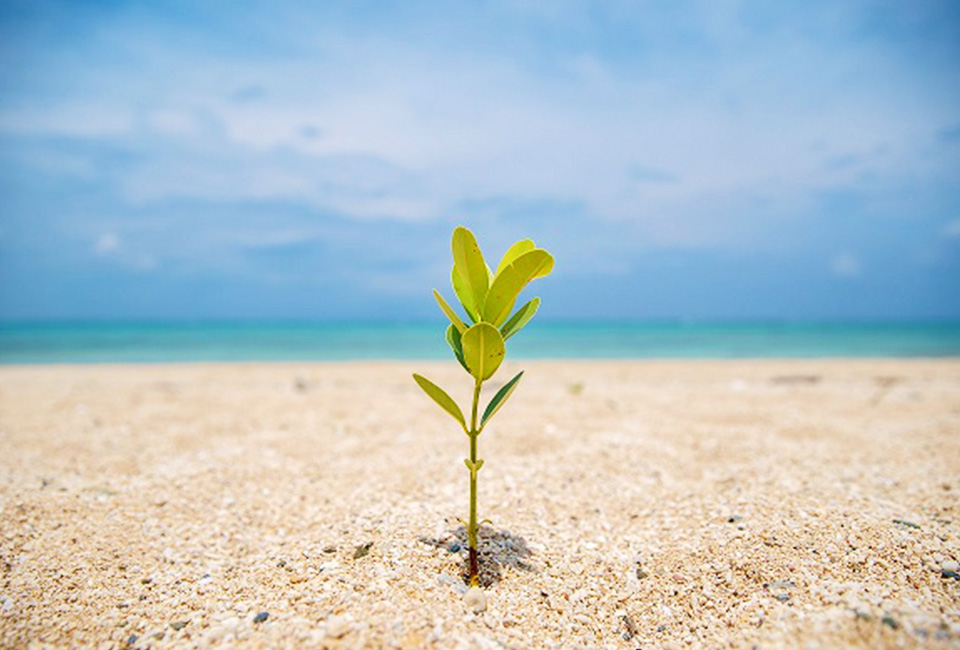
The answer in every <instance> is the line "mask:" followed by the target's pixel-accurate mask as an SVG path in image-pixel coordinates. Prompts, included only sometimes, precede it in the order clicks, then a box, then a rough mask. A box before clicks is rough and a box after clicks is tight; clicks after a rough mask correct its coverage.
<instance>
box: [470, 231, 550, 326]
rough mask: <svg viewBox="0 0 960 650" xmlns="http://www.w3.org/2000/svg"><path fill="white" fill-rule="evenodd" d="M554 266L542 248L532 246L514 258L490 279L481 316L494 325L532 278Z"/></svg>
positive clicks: (505, 317)
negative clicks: (529, 249)
mask: <svg viewBox="0 0 960 650" xmlns="http://www.w3.org/2000/svg"><path fill="white" fill-rule="evenodd" d="M552 269H553V256H552V255H550V253H548V252H547V251H545V250H543V249H542V248H535V249H533V250H532V251H527V252H526V253H523V254H522V255H520V256H519V257H517V258H516V259H515V260H514V261H513V263H512V264H509V265H508V266H506V267H504V268H503V269H502V270H501V271H500V272H499V273H497V277H496V278H495V279H494V280H493V285H492V286H491V287H490V290H489V292H488V293H487V299H486V301H485V303H484V305H483V310H482V314H483V319H484V320H485V321H487V322H490V323H493V324H494V325H496V326H498V327H499V326H500V325H502V324H503V322H504V321H505V320H507V316H509V315H510V311H511V310H512V309H513V305H514V304H515V303H516V301H517V297H518V296H519V295H520V292H521V291H522V290H523V288H524V287H525V286H527V284H528V283H529V282H530V281H531V280H534V279H535V278H540V277H543V276H544V275H547V274H548V273H550V271H551V270H552Z"/></svg>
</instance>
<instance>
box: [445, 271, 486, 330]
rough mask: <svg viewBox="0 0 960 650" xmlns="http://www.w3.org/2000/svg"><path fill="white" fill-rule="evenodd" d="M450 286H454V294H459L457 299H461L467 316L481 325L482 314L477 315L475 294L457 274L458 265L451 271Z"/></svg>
mask: <svg viewBox="0 0 960 650" xmlns="http://www.w3.org/2000/svg"><path fill="white" fill-rule="evenodd" d="M450 284H451V285H453V292H454V293H456V294H457V298H459V299H460V304H461V305H463V308H464V310H466V312H467V315H468V316H470V318H471V320H473V322H474V323H479V322H480V314H479V313H477V308H476V306H475V305H474V304H473V294H471V293H470V290H469V289H468V288H467V285H466V284H465V283H464V281H463V280H462V279H461V278H460V274H459V273H457V267H456V265H454V266H453V268H451V269H450Z"/></svg>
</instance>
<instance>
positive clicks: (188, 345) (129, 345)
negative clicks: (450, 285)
mask: <svg viewBox="0 0 960 650" xmlns="http://www.w3.org/2000/svg"><path fill="white" fill-rule="evenodd" d="M444 329H445V327H444V324H443V323H441V322H439V321H438V322H430V323H306V322H199V323H186V322H167V323H107V322H95V323H94V322H83V323H65V322H57V323H6V324H0V363H2V364H34V363H38V364H49V363H69V364H76V363H144V362H146V363H152V362H158V363H159V362H190V361H314V360H316V361H327V360H338V361H339V360H362V359H445V358H450V351H449V349H448V348H447V346H446V343H445V341H444V338H443V334H444ZM508 349H509V352H510V356H511V357H513V358H524V359H573V358H575V359H664V358H677V359H682V358H703V359H736V358H820V357H952V356H960V322H950V323H943V322H930V323H918V322H910V323H864V322H857V323H687V322H672V323H671V322H657V323H652V322H623V323H610V322H603V323H583V322H576V323H574V322H549V321H540V322H535V323H532V326H531V327H527V328H526V329H524V330H523V331H522V332H521V333H519V334H518V335H517V336H515V337H514V338H511V339H510V341H509V343H508Z"/></svg>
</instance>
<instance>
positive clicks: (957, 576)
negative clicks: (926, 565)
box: [940, 571, 960, 580]
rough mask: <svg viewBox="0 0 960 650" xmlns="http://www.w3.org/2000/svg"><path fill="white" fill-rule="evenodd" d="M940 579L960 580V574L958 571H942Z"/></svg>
mask: <svg viewBox="0 0 960 650" xmlns="http://www.w3.org/2000/svg"><path fill="white" fill-rule="evenodd" d="M940 577H941V578H943V579H944V580H946V579H947V578H953V579H954V580H960V573H957V572H956V571H941V572H940Z"/></svg>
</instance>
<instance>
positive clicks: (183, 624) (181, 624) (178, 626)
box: [170, 621, 187, 632]
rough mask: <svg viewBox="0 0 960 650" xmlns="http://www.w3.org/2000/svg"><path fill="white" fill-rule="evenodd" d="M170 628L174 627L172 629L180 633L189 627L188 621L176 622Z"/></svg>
mask: <svg viewBox="0 0 960 650" xmlns="http://www.w3.org/2000/svg"><path fill="white" fill-rule="evenodd" d="M170 627H172V628H173V629H175V630H176V631H177V632H179V631H180V630H182V629H183V628H185V627H187V622H186V621H174V622H173V623H171V624H170Z"/></svg>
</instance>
